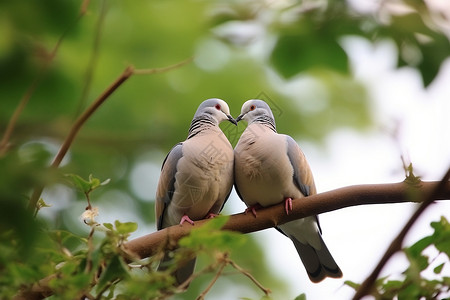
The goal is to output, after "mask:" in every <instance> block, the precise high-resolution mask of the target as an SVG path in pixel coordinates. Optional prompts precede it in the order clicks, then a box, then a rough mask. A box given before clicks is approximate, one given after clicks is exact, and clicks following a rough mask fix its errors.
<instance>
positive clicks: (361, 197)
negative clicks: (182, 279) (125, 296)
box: [125, 181, 450, 258]
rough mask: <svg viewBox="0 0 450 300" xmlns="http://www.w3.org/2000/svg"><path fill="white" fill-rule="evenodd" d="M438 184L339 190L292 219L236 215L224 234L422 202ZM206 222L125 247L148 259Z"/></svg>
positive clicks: (448, 189)
mask: <svg viewBox="0 0 450 300" xmlns="http://www.w3.org/2000/svg"><path fill="white" fill-rule="evenodd" d="M438 184H439V181H435V182H421V183H420V184H418V185H409V184H406V183H404V182H400V183H391V184H365V185H355V186H349V187H344V188H339V189H336V190H332V191H328V192H324V193H320V194H316V195H312V196H309V197H305V198H301V199H294V200H293V201H292V204H293V209H292V211H290V212H289V215H286V212H285V210H284V203H280V204H278V205H274V206H271V207H268V208H264V209H260V210H258V211H257V217H256V218H255V217H254V216H253V214H251V213H248V214H244V213H239V214H234V215H232V216H231V217H230V219H229V220H228V222H227V223H226V224H225V226H224V227H223V230H232V231H237V232H241V233H250V232H255V231H259V230H263V229H267V228H271V227H275V226H278V225H281V224H284V223H286V222H289V221H292V220H295V219H300V218H304V217H307V216H311V215H317V214H321V213H325V212H329V211H333V210H337V209H342V208H345V207H350V206H357V205H368V204H386V203H401V202H420V201H422V200H423V199H424V196H425V195H429V193H431V191H432V190H433V189H434V188H435V187H436V186H437V185H438ZM445 199H450V182H448V183H446V185H445V188H444V189H443V190H442V192H440V193H439V194H437V195H436V197H435V199H434V200H445ZM205 222H208V220H201V221H196V222H195V225H194V226H192V225H190V224H186V223H185V224H183V225H175V226H171V227H168V228H165V229H163V230H160V231H156V232H154V233H150V234H147V235H144V236H142V237H139V238H136V239H133V240H131V241H129V242H128V243H126V244H125V247H126V249H127V250H128V251H130V252H132V253H134V254H135V255H137V256H138V257H141V258H144V257H149V256H152V255H153V254H155V253H156V252H157V251H160V250H161V249H164V248H167V247H169V248H170V247H171V245H173V244H176V242H177V241H178V240H179V239H180V238H182V237H184V236H186V235H187V234H189V232H190V231H191V230H192V229H194V228H196V227H199V226H201V225H202V224H204V223H205Z"/></svg>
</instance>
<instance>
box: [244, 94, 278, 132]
mask: <svg viewBox="0 0 450 300" xmlns="http://www.w3.org/2000/svg"><path fill="white" fill-rule="evenodd" d="M241 120H244V121H246V122H247V123H248V124H249V125H250V124H251V123H261V124H264V125H268V126H269V127H271V128H272V129H273V130H274V131H276V130H275V118H274V117H273V113H272V110H271V109H270V107H269V105H268V104H267V103H266V102H264V101H263V100H258V99H252V100H248V101H246V102H245V103H244V104H243V105H242V109H241V114H240V115H239V116H238V117H237V118H236V121H237V122H239V121H241Z"/></svg>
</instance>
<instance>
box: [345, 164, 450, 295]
mask: <svg viewBox="0 0 450 300" xmlns="http://www.w3.org/2000/svg"><path fill="white" fill-rule="evenodd" d="M449 179H450V169H449V170H448V171H447V173H446V174H445V176H444V177H443V178H442V180H441V181H440V182H439V183H438V184H435V186H434V187H433V189H432V190H431V191H429V192H428V193H427V194H425V196H424V197H423V199H424V200H423V202H422V203H421V204H420V206H419V207H418V208H417V210H416V211H415V212H414V214H413V215H412V216H411V218H410V219H409V220H408V222H407V223H406V225H405V226H404V227H403V229H402V230H401V231H400V233H399V234H398V236H397V237H396V238H395V239H394V240H393V241H392V242H391V244H390V245H389V247H388V249H387V250H386V252H385V253H384V255H383V257H382V258H381V259H380V261H379V263H378V265H377V266H376V267H375V269H374V270H373V271H372V273H371V274H370V275H369V276H368V277H367V278H366V280H364V282H363V283H362V284H361V285H360V287H359V288H358V290H357V291H356V293H355V295H354V296H353V299H354V300H359V299H361V298H362V297H364V296H366V295H368V294H369V293H370V291H371V290H372V288H373V285H374V283H375V281H376V279H377V278H378V275H379V274H380V272H381V270H382V269H383V267H384V266H385V265H386V263H387V262H388V261H389V259H390V258H391V257H392V255H394V254H395V253H396V252H398V251H400V250H401V249H402V244H403V240H404V239H405V236H406V235H407V234H408V232H409V230H410V229H411V227H412V226H413V225H414V223H415V222H416V221H417V219H418V218H419V217H420V216H421V215H422V213H423V212H424V211H425V210H426V209H427V207H429V206H430V204H431V203H433V202H434V201H435V199H437V196H438V195H440V194H442V193H443V192H444V191H445V190H446V189H448V186H449Z"/></svg>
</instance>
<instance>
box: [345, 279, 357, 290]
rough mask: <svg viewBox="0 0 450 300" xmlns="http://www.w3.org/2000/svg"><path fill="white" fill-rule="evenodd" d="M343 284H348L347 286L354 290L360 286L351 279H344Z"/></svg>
mask: <svg viewBox="0 0 450 300" xmlns="http://www.w3.org/2000/svg"><path fill="white" fill-rule="evenodd" d="M344 284H345V285H348V286H349V287H351V288H353V289H355V290H357V289H359V287H360V286H361V284H359V283H356V282H353V281H350V280H346V281H344Z"/></svg>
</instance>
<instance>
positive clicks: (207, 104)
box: [194, 98, 237, 125]
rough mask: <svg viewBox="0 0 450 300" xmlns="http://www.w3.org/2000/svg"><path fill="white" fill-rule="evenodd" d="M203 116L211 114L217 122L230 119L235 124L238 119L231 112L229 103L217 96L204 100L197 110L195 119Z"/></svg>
mask: <svg viewBox="0 0 450 300" xmlns="http://www.w3.org/2000/svg"><path fill="white" fill-rule="evenodd" d="M203 116H209V117H210V118H212V119H214V120H215V121H217V124H220V123H221V122H222V121H230V122H231V123H233V124H234V125H236V124H237V122H236V120H235V119H234V118H233V117H232V116H231V114H230V108H229V107H228V104H227V103H226V102H225V101H223V100H221V99H217V98H213V99H208V100H205V101H203V102H202V103H201V104H200V106H199V107H198V108H197V111H196V112H195V115H194V120H195V119H198V118H201V117H203Z"/></svg>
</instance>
